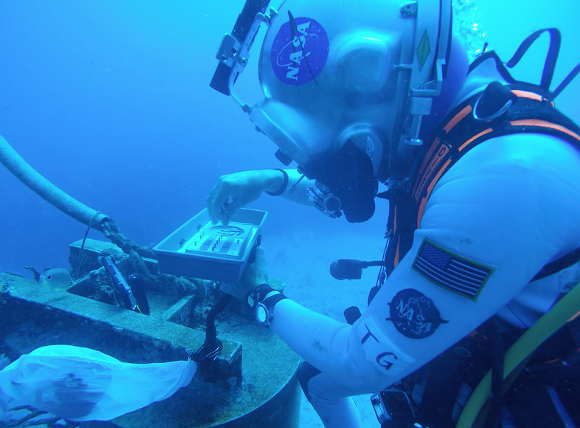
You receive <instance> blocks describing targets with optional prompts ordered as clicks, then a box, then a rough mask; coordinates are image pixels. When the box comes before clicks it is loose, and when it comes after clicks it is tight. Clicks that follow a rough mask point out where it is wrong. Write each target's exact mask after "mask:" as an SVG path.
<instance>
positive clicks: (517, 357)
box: [455, 283, 580, 428]
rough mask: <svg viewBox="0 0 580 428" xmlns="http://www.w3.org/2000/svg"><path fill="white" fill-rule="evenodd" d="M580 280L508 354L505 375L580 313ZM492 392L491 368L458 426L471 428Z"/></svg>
mask: <svg viewBox="0 0 580 428" xmlns="http://www.w3.org/2000/svg"><path fill="white" fill-rule="evenodd" d="M579 285H580V283H578V284H576V286H575V287H574V288H573V289H572V291H570V292H569V293H568V294H567V295H566V296H564V297H563V298H562V299H560V301H559V302H557V303H556V304H555V305H554V306H553V307H552V309H550V310H549V311H548V312H546V313H545V314H544V315H543V316H542V317H541V318H540V319H539V320H538V321H536V323H535V324H534V325H533V326H532V327H530V328H529V329H528V330H527V331H526V332H525V333H524V334H522V336H521V337H520V338H519V339H518V340H517V341H516V343H514V344H513V345H512V346H511V347H510V348H509V349H508V350H507V352H506V353H505V358H504V371H503V378H504V379H506V378H507V377H508V376H509V375H510V374H511V373H512V372H513V371H514V369H516V368H517V367H518V366H519V365H520V364H521V363H522V362H523V361H524V360H525V359H526V358H528V357H529V356H530V355H531V354H532V353H533V352H534V351H535V350H536V349H537V348H538V347H539V346H540V345H541V344H542V343H544V342H545V341H546V340H547V339H548V338H549V337H550V336H551V335H552V334H554V333H555V332H556V331H558V330H559V329H560V328H561V327H562V326H564V325H565V324H566V323H567V322H570V321H572V320H573V319H574V318H576V317H577V316H578V315H579V314H580V286H579ZM490 394H491V370H490V371H488V372H487V373H486V375H485V376H484V378H483V379H482V380H481V382H480V383H479V385H477V388H475V391H473V394H471V397H469V401H468V402H467V404H466V405H465V408H464V409H463V412H461V416H460V417H459V420H458V421H457V425H456V426H455V427H456V428H471V427H472V426H473V423H474V422H475V420H476V418H477V416H478V415H479V412H480V411H481V409H482V408H483V406H484V404H485V402H486V401H487V399H488V398H489V396H490Z"/></svg>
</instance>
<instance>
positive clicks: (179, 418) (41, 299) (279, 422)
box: [0, 240, 300, 428]
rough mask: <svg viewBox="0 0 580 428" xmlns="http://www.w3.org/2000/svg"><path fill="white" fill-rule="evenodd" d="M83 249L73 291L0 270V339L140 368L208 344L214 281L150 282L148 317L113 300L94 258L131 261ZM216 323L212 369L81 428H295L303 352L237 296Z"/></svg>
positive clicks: (76, 252)
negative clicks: (96, 354)
mask: <svg viewBox="0 0 580 428" xmlns="http://www.w3.org/2000/svg"><path fill="white" fill-rule="evenodd" d="M81 245H82V244H81V242H80V241H79V242H76V243H74V244H72V245H71V247H70V259H71V266H77V263H76V262H78V258H79V257H80V256H82V259H83V263H82V266H83V269H82V270H81V271H79V272H77V273H78V274H79V276H78V279H76V280H75V281H74V282H73V284H72V286H70V287H69V288H67V289H59V288H54V287H49V286H47V285H44V284H42V283H40V282H37V281H34V280H29V279H26V278H23V277H21V276H18V275H15V274H10V273H0V311H1V318H2V323H1V324H0V338H1V339H2V340H3V342H4V346H5V347H7V348H8V349H10V350H11V351H12V354H13V356H16V355H22V354H26V353H29V352H31V351H33V350H34V349H36V348H38V347H41V346H47V345H55V344H65V345H74V346H80V347H86V348H91V349H95V350H98V351H101V352H104V353H106V354H108V355H110V356H112V357H114V358H117V359H118V360H120V361H123V362H129V363H140V364H144V363H157V362H168V361H176V360H187V359H188V358H189V357H190V356H191V355H192V354H193V353H194V352H195V351H196V350H197V349H199V348H200V347H201V346H202V345H203V343H204V340H205V331H204V326H205V324H204V323H205V317H206V315H207V312H208V311H209V309H210V307H211V306H212V305H213V304H214V303H215V301H216V300H217V299H218V297H217V296H218V295H219V294H221V292H219V291H218V290H217V284H216V283H215V282H214V281H208V280H198V279H194V278H173V280H174V281H173V282H172V281H170V280H169V279H170V278H168V277H167V276H166V279H167V281H165V282H161V283H157V284H156V285H154V286H153V287H150V288H149V287H148V288H147V290H146V294H147V298H148V301H149V306H150V315H144V314H142V313H137V312H134V311H131V310H127V309H124V308H122V307H120V306H118V305H116V304H114V298H113V293H112V292H111V290H108V288H110V285H109V284H108V281H107V276H106V274H105V273H104V272H103V268H102V267H100V264H99V263H98V261H97V257H98V256H99V255H102V254H108V255H112V257H115V258H116V262H117V266H118V267H119V270H120V271H121V272H122V273H123V275H128V274H129V273H130V272H131V270H132V267H131V263H130V261H129V257H127V255H126V254H124V253H122V252H120V250H118V248H117V247H115V246H114V245H113V244H109V243H106V242H102V241H95V240H87V241H86V243H85V244H84V247H83V248H82V251H81ZM144 262H145V265H146V266H147V269H149V271H150V272H151V274H153V275H154V276H158V275H159V274H158V270H157V265H156V261H155V260H153V259H150V260H148V259H144ZM175 280H176V281H175ZM160 284H161V285H160ZM172 284H173V285H172ZM175 284H177V285H175ZM277 286H278V287H282V286H283V284H277ZM216 327H217V332H218V338H219V339H220V340H221V342H222V344H223V349H222V351H221V352H220V354H219V357H218V359H217V360H216V361H215V362H214V363H213V364H212V365H211V367H208V368H204V367H203V364H200V365H199V366H198V371H197V372H196V374H195V376H194V378H193V380H192V382H191V383H190V384H189V385H188V386H187V387H185V388H181V389H180V390H179V391H177V392H176V393H175V394H174V395H173V396H172V397H170V398H168V399H166V400H163V401H160V402H156V403H153V404H151V405H149V406H147V407H145V408H142V409H140V410H137V411H135V412H132V413H128V414H125V415H123V416H121V417H118V418H116V419H113V420H112V421H108V422H98V421H93V422H80V423H79V424H80V426H81V427H86V428H100V427H107V428H109V427H111V428H112V427H120V428H121V427H122V428H141V427H144V426H158V427H176V428H177V427H179V428H182V427H183V428H206V427H227V428H238V427H252V428H261V427H264V428H266V427H277V428H297V427H298V421H299V412H300V391H299V387H298V382H297V379H296V370H297V368H298V364H299V362H300V359H299V357H298V356H297V355H296V354H295V353H294V352H293V351H292V350H290V349H289V348H288V346H287V345H286V344H285V343H284V342H282V341H281V340H280V339H279V338H278V337H277V336H276V335H275V334H273V333H272V332H271V331H270V330H269V329H267V328H264V327H261V326H259V325H257V324H256V323H255V321H254V319H253V314H252V313H251V311H250V310H249V308H247V307H245V305H243V304H242V303H241V302H238V301H235V300H234V299H232V301H231V302H230V303H229V304H228V306H227V307H226V309H225V310H224V311H223V312H222V313H221V314H219V315H218V317H217V322H216Z"/></svg>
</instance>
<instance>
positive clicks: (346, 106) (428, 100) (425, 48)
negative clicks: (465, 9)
mask: <svg viewBox="0 0 580 428" xmlns="http://www.w3.org/2000/svg"><path fill="white" fill-rule="evenodd" d="M268 5H269V2H268V1H265V0H248V1H247V2H246V5H245V7H244V11H243V12H242V14H241V15H240V16H239V18H238V22H237V23H236V27H234V31H233V32H232V33H231V34H230V35H226V37H225V38H224V41H223V42H222V46H221V47H220V50H219V52H218V59H219V60H220V65H219V66H218V69H217V70H216V74H215V75H214V79H213V80H212V83H211V86H212V87H214V88H215V89H217V90H219V91H221V92H223V93H226V94H228V95H229V94H232V95H234V98H236V99H237V100H238V101H239V99H238V98H237V97H236V96H235V91H234V90H233V88H234V84H235V82H236V80H237V78H238V76H239V74H240V73H241V71H242V70H243V68H244V67H245V64H246V63H247V58H248V55H249V52H250V48H251V45H252V43H253V41H254V39H255V37H256V34H257V32H258V28H259V26H260V24H262V23H265V24H267V25H268V29H267V32H266V34H265V37H264V41H263V44H262V50H261V54H260V59H259V80H260V86H261V90H262V94H263V97H262V98H261V100H260V101H259V102H257V103H255V104H253V105H248V104H244V103H243V102H240V101H239V102H240V104H241V105H242V107H243V109H244V111H246V112H247V113H248V114H249V116H250V119H251V120H252V121H253V123H254V124H255V125H256V127H257V128H258V129H259V130H260V131H261V132H263V133H264V134H266V135H267V136H269V137H270V138H271V139H272V140H273V141H274V142H275V143H276V144H277V145H278V147H279V151H278V153H277V157H278V158H279V159H281V160H282V161H283V162H284V163H286V164H289V163H290V161H291V160H294V161H295V162H296V163H297V164H298V166H299V170H300V171H301V172H302V173H304V174H305V175H306V176H307V177H308V178H310V179H314V180H316V182H317V183H319V184H320V186H319V187H321V189H323V193H324V194H328V193H332V192H334V194H335V195H336V196H337V197H338V198H339V199H340V200H341V201H342V203H341V204H339V205H340V208H339V210H340V209H342V210H343V211H344V212H345V214H346V215H347V219H349V215H348V214H349V213H348V212H347V211H349V210H350V211H351V213H350V214H351V215H350V217H351V218H350V219H349V221H364V220H366V219H368V218H370V215H372V212H374V202H372V200H373V199H374V196H375V195H376V190H377V179H381V180H386V179H387V178H388V177H389V176H390V175H391V169H392V168H391V163H392V159H394V158H395V157H396V154H397V152H398V151H399V150H402V148H403V147H404V146H417V145H420V144H421V140H420V127H421V121H422V117H423V116H425V115H428V114H430V112H431V104H432V101H433V98H435V97H437V96H438V95H439V93H440V90H441V84H442V80H443V75H444V72H445V67H446V64H447V55H448V52H449V46H450V41H451V0H416V1H410V2H401V1H397V0H362V1H361V0H359V1H340V2H336V1H330V0H319V1H313V0H286V1H284V2H283V3H282V4H281V5H280V6H279V7H278V8H270V10H269V13H267V12H266V9H267V7H268ZM244 15H245V17H244ZM236 28H237V30H236ZM236 34H238V36H237V37H236ZM353 198H354V200H353ZM371 202H372V207H371ZM345 203H346V206H345ZM349 207H350V208H349ZM352 209H355V210H362V211H364V212H360V213H355V214H353V212H352ZM371 209H372V212H370V210H371ZM369 212H370V215H369ZM366 217H368V218H366Z"/></svg>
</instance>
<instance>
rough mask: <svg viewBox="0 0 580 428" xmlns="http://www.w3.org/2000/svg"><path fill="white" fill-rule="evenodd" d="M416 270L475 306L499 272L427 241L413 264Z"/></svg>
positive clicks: (422, 245)
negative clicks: (486, 286) (493, 275)
mask: <svg viewBox="0 0 580 428" xmlns="http://www.w3.org/2000/svg"><path fill="white" fill-rule="evenodd" d="M413 270H415V271H416V272H418V273H419V274H420V275H422V276H423V277H425V278H427V279H428V280H429V281H431V282H432V283H434V284H435V285H437V286H439V287H441V288H444V289H445V290H448V291H451V292H452V293H455V294H458V295H460V296H462V297H466V298H468V299H470V300H473V301H474V302H475V301H476V300H477V296H479V293H480V292H481V290H482V289H483V287H484V286H485V284H486V283H487V281H488V280H489V278H490V277H491V275H492V274H493V272H494V271H495V268H493V267H491V266H487V265H485V264H483V263H479V262H476V261H473V260H470V259H468V258H465V257H462V256H460V255H457V254H455V253H452V252H451V251H448V250H446V249H444V248H443V247H440V246H439V245H437V244H435V243H433V242H432V241H430V240H428V239H423V242H422V243H421V248H419V251H418V252H417V257H415V260H414V261H413Z"/></svg>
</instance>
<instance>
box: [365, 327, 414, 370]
mask: <svg viewBox="0 0 580 428" xmlns="http://www.w3.org/2000/svg"><path fill="white" fill-rule="evenodd" d="M354 329H355V332H356V334H357V336H358V338H359V340H360V343H361V346H362V348H363V350H364V353H365V356H366V359H367V361H369V362H370V363H372V365H373V366H374V367H375V368H376V369H377V370H378V371H380V372H381V373H383V374H385V375H389V376H399V375H400V374H401V373H402V372H403V371H405V369H407V368H408V367H409V366H410V365H411V364H413V363H414V362H415V359H414V358H413V357H411V356H409V355H407V354H405V353H404V352H402V351H401V350H400V349H398V348H397V347H396V346H395V345H394V344H393V343H392V342H391V341H390V340H388V338H387V337H386V336H385V335H384V334H383V332H382V330H381V328H380V326H378V325H377V323H376V322H375V320H374V317H372V316H369V317H364V319H361V320H359V321H358V322H356V323H355V324H354Z"/></svg>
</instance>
